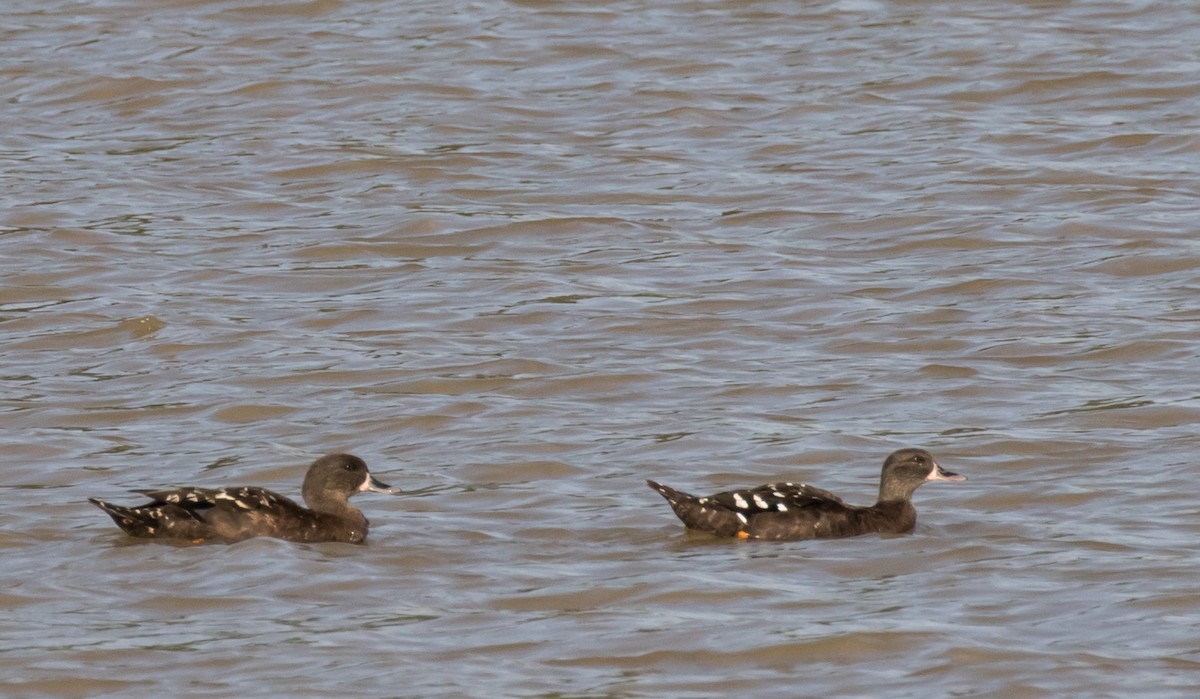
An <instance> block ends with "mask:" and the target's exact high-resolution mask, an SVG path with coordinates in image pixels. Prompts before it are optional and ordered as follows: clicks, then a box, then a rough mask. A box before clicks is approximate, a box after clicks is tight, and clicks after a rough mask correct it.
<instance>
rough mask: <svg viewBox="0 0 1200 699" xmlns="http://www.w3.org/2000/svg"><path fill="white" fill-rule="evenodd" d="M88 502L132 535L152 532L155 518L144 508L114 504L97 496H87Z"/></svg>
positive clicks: (150, 533) (147, 534) (143, 534)
mask: <svg viewBox="0 0 1200 699" xmlns="http://www.w3.org/2000/svg"><path fill="white" fill-rule="evenodd" d="M88 502H90V503H92V504H93V505H95V506H96V507H99V508H100V509H102V510H104V511H105V512H106V513H107V514H108V516H109V517H112V520H113V521H114V522H116V523H117V526H118V527H120V528H121V529H123V530H125V532H126V533H128V534H132V535H133V536H150V535H153V534H154V531H155V525H156V524H157V519H156V518H155V517H154V516H153V514H151V513H150V512H147V511H146V510H145V509H144V508H138V507H124V506H122V505H114V504H112V503H111V502H105V501H103V500H101V499H99V498H88Z"/></svg>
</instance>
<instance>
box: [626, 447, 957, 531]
mask: <svg viewBox="0 0 1200 699" xmlns="http://www.w3.org/2000/svg"><path fill="white" fill-rule="evenodd" d="M965 480H967V477H966V476H960V475H958V474H957V473H951V472H949V471H947V470H945V469H943V468H942V467H941V466H939V465H938V463H937V462H936V461H934V460H933V456H932V455H931V454H930V453H929V452H927V451H925V450H924V449H900V450H898V451H895V452H892V454H891V455H889V456H888V457H887V459H886V460H885V461H884V462H883V472H882V474H880V478H879V500H878V501H877V502H876V503H875V504H874V505H871V506H870V507H861V506H856V505H847V504H846V503H845V502H843V501H842V499H841V498H839V497H838V496H836V495H834V494H833V493H831V492H829V491H828V490H822V489H821V488H815V487H813V486H811V485H805V484H803V483H800V484H797V483H768V484H767V485H760V486H758V487H757V488H749V489H746V490H730V491H728V492H724V493H717V494H716V495H710V496H708V497H703V498H698V497H696V496H694V495H689V494H687V493H684V492H680V491H678V490H675V489H674V488H670V487H667V486H665V485H660V484H658V483H655V482H654V481H649V480H648V481H646V483H647V484H648V485H649V486H650V487H651V488H653V489H654V490H657V491H658V493H659V494H660V495H662V496H663V497H664V498H666V499H667V502H668V503H670V505H671V509H673V510H675V514H676V516H678V517H679V519H681V520H683V523H684V525H686V526H687V527H688V528H689V529H698V530H700V531H705V532H709V533H711V534H716V535H717V536H732V537H737V538H739V539H765V540H770V541H789V540H796V539H824V538H832V537H843V536H857V535H859V534H873V533H880V534H903V533H907V532H911V531H912V530H913V527H914V526H915V525H916V523H917V511H916V509H915V508H914V507H913V504H912V495H913V492H914V491H915V490H916V489H917V488H918V487H920V485H921V484H922V483H924V482H925V481H965Z"/></svg>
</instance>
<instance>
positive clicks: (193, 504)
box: [88, 454, 400, 544]
mask: <svg viewBox="0 0 1200 699" xmlns="http://www.w3.org/2000/svg"><path fill="white" fill-rule="evenodd" d="M365 491H372V492H377V493H398V492H400V491H399V489H394V488H392V487H391V486H389V485H387V484H385V483H382V482H380V481H379V480H378V479H376V478H375V477H374V476H372V475H371V472H370V471H369V470H368V469H367V463H366V462H365V461H363V460H362V459H360V458H359V457H357V456H354V455H353V454H328V455H325V456H322V457H321V458H319V459H317V460H316V461H314V462H313V463H312V465H311V466H309V467H308V472H307V473H306V474H305V476H304V485H303V486H302V487H301V490H300V492H301V494H302V495H303V497H304V502H305V503H307V504H308V507H304V506H302V505H300V504H298V503H297V502H295V501H294V500H291V499H290V498H287V497H285V496H283V495H280V494H279V493H276V492H273V491H270V490H267V489H266V488H259V487H256V486H242V487H235V488H193V487H184V488H176V489H174V490H141V491H136V492H139V493H141V494H143V495H145V496H147V497H149V498H150V502H149V503H146V504H144V505H138V506H136V507H126V506H123V505H114V504H112V503H109V502H105V501H104V500H100V499H98V498H88V501H89V502H91V503H92V504H93V505H95V506H96V507H99V508H100V509H101V510H104V511H105V512H106V513H108V515H109V516H110V517H112V519H113V521H114V522H116V524H117V526H118V527H120V528H121V529H122V530H124V531H125V533H127V534H129V535H131V536H135V537H140V538H145V539H160V540H174V541H180V542H190V543H194V544H203V543H225V544H231V543H235V542H238V541H242V540H245V539H249V538H252V537H256V536H267V537H273V538H276V539H284V540H287V541H295V542H310V543H315V542H327V541H336V542H345V543H351V544H361V543H364V542H365V541H366V539H367V529H368V527H369V522H368V521H367V518H366V516H364V515H363V513H362V512H361V511H359V510H358V509H357V508H355V507H353V506H352V505H351V504H350V502H349V499H350V497H351V496H352V495H356V494H358V493H361V492H365Z"/></svg>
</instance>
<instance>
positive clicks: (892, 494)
mask: <svg viewBox="0 0 1200 699" xmlns="http://www.w3.org/2000/svg"><path fill="white" fill-rule="evenodd" d="M917 485H920V484H919V483H918V484H917ZM916 489H917V486H916V485H906V484H904V483H898V482H896V481H894V480H888V479H885V480H883V481H882V482H881V483H880V484H879V501H878V502H879V503H880V504H882V503H885V502H909V501H911V500H912V495H913V492H914V491H916Z"/></svg>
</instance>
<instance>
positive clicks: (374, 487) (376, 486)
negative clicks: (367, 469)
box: [358, 473, 400, 494]
mask: <svg viewBox="0 0 1200 699" xmlns="http://www.w3.org/2000/svg"><path fill="white" fill-rule="evenodd" d="M367 490H369V491H371V492H373V493H388V494H394V493H399V492H400V489H399V488H393V487H392V486H390V485H388V484H387V483H384V482H383V481H381V480H379V479H378V478H376V477H375V476H372V475H371V474H369V473H368V474H367V479H366V480H365V481H363V483H362V485H360V486H358V492H360V493H361V492H364V491H367Z"/></svg>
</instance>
